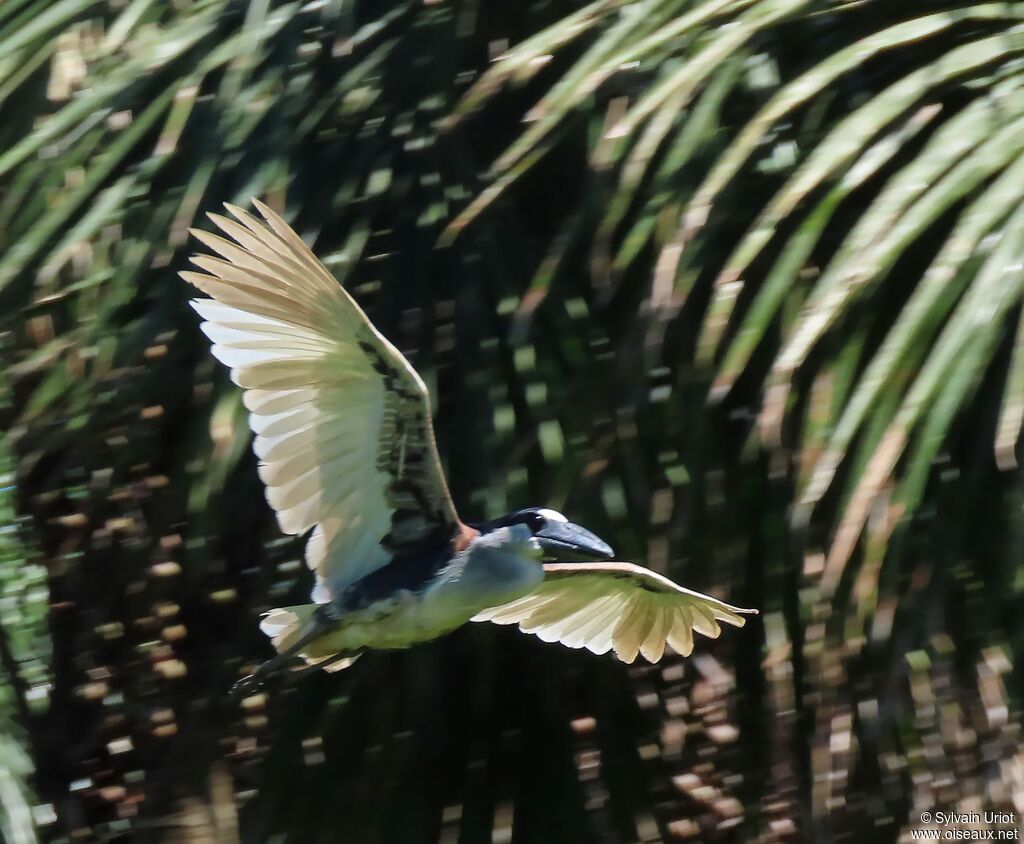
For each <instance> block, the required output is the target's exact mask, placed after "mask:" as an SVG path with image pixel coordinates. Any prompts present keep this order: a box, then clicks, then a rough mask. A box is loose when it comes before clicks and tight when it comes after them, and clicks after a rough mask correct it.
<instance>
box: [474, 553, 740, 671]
mask: <svg viewBox="0 0 1024 844" xmlns="http://www.w3.org/2000/svg"><path fill="white" fill-rule="evenodd" d="M756 612H757V610H747V609H742V608H740V607H733V606H730V605H729V604H726V603H723V602H722V601H719V600H717V599H715V598H712V597H710V596H708V595H702V594H700V593H699V592H693V591H691V590H689V589H684V588H683V587H682V586H678V585H676V584H675V583H673V582H672V581H671V580H669V579H668V578H667V577H663V576H662V575H660V574H658V573H657V572H653V571H651V570H650V569H645V568H644V567H643V566H638V565H635V564H633V563H547V564H545V566H544V580H543V582H542V583H541V584H540V586H538V587H537V588H536V589H535V590H534V591H533V592H531V593H530V594H529V595H526V596H525V597H523V598H519V599H518V600H516V601H512V602H511V603H508V604H505V605H503V606H500V607H493V608H491V609H489V610H484V611H483V612H482V613H480V614H479V615H476V616H474V618H473V621H492V622H494V623H495V624H518V625H519V629H520V630H522V631H523V632H524V633H533V634H534V635H536V636H539V637H540V638H541V639H543V640H544V641H545V642H561V643H562V644H563V645H566V646H568V647H570V648H586V649H587V650H589V651H592V652H593V653H596V654H603V653H607V652H608V651H609V650H614V651H615V655H616V656H618V658H619V659H621V660H622V661H623V662H633V660H635V659H636V656H637V654H638V653H640V654H643V656H644V658H645V659H647V660H648V661H649V662H657V661H658V660H660V659H661V657H662V654H663V653H664V651H665V645H666V644H668V645H670V646H671V647H672V649H673V650H674V651H676V652H677V653H680V654H682V655H683V656H689V655H690V653H691V652H692V651H693V631H694V630H696V631H697V632H698V633H703V634H704V635H705V636H710V637H711V638H713V639H714V638H717V637H718V635H719V633H720V632H721V628H720V627H719V626H718V622H719V621H724V622H726V623H727V624H732V625H735V626H736V627H742V626H743V625H744V623H745V621H746V620H745V619H744V618H743V615H744V614H747V613H756Z"/></svg>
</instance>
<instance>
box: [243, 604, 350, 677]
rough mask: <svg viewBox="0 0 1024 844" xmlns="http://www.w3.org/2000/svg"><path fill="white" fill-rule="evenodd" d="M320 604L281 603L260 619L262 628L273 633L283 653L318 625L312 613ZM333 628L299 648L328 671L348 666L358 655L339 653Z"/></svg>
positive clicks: (271, 638) (309, 658)
mask: <svg viewBox="0 0 1024 844" xmlns="http://www.w3.org/2000/svg"><path fill="white" fill-rule="evenodd" d="M317 606H318V605H317V604H300V605H298V606H294V607H279V608H277V609H273V610H270V611H269V612H267V613H266V615H264V616H263V620H262V621H261V622H260V630H262V631H263V632H264V633H266V634H267V635H268V636H269V637H270V641H271V643H272V644H273V646H274V648H275V649H276V650H277V652H278V653H284V652H285V651H287V650H288V649H289V648H292V647H294V646H295V645H296V644H297V643H298V642H299V641H300V640H301V639H302V637H303V636H305V635H306V634H307V632H308V631H310V630H312V629H313V628H314V625H315V623H316V622H315V621H314V619H313V613H314V612H315V611H316V608H317ZM332 638H333V636H332V635H331V631H326V632H325V633H324V635H323V636H321V637H320V638H318V639H314V640H313V641H311V642H309V643H308V644H306V645H305V646H304V647H303V648H302V650H300V651H299V653H298V656H300V657H302V659H304V660H305V661H306V662H308V663H309V664H310V665H319V666H321V667H323V669H324V670H325V671H341V670H342V669H344V668H348V667H349V666H350V665H351V664H352V663H353V662H355V661H356V660H357V659H358V658H359V654H353V655H351V656H342V657H341V658H340V659H339V658H338V657H339V648H338V647H337V646H335V645H334V644H333V643H332V642H331V639H332Z"/></svg>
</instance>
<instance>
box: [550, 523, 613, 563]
mask: <svg viewBox="0 0 1024 844" xmlns="http://www.w3.org/2000/svg"><path fill="white" fill-rule="evenodd" d="M534 537H535V538H536V540H537V542H538V543H540V547H541V550H542V551H543V552H544V558H545V559H547V560H565V561H572V560H576V561H582V560H610V559H611V558H612V557H614V556H615V552H614V551H612V549H611V546H610V545H609V544H608V543H607V542H605V541H604V540H603V539H600V538H599V537H597V536H594V534H592V533H591V532H590V531H589V530H587V529H586V528H581V527H580V526H579V525H574V524H573V523H572V522H555V521H548V523H547V525H546V526H545V527H544V529H543V530H540V531H538V532H537V533H535V534H534Z"/></svg>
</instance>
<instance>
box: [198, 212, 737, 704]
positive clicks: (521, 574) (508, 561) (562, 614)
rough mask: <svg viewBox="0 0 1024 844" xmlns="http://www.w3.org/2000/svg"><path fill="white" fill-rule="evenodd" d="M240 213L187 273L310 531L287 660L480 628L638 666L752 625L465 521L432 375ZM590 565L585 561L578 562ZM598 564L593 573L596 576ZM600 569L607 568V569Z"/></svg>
mask: <svg viewBox="0 0 1024 844" xmlns="http://www.w3.org/2000/svg"><path fill="white" fill-rule="evenodd" d="M255 205H256V208H257V210H258V211H259V212H260V214H261V215H262V216H263V218H264V219H263V221H260V220H257V219H256V218H254V217H253V216H252V215H250V214H248V213H246V212H245V211H243V210H242V209H240V208H236V207H233V206H231V205H228V206H226V207H227V209H228V211H229V212H230V213H231V215H232V216H233V217H234V219H230V218H228V217H223V216H220V215H215V214H212V215H210V218H211V220H213V222H214V223H215V224H216V225H217V226H218V228H220V230H221V231H222V232H223V233H224V234H225V235H227V238H230V240H229V239H227V238H224V237H221V236H219V235H216V234H212V233H209V232H205V231H200V230H194V231H193V234H194V235H195V236H196V238H198V239H199V240H200V241H201V242H202V243H203V244H204V245H205V246H206V247H207V248H208V249H210V250H211V252H212V253H213V254H210V255H200V256H196V257H194V258H193V259H192V260H193V263H194V264H195V266H196V267H197V268H198V269H199V270H201V272H183V273H182V274H181V275H182V277H183V278H184V279H185V280H186V281H188V282H190V283H191V284H193V285H195V286H196V287H197V288H198V289H199V290H201V291H202V292H203V293H205V294H207V295H208V296H209V297H210V298H208V299H194V300H193V301H192V303H191V304H192V307H193V308H195V310H196V311H197V312H198V313H199V315H200V316H201V317H202V319H203V323H202V330H203V331H204V333H205V334H206V335H207V337H209V339H210V341H211V343H212V347H211V351H212V352H213V354H214V356H215V357H216V358H217V359H218V360H220V361H221V362H222V363H224V364H225V365H226V366H228V367H230V369H231V377H232V380H233V381H234V382H235V383H236V384H237V385H238V386H239V387H241V388H243V390H244V401H245V406H246V408H247V409H248V410H249V424H250V427H251V428H252V430H253V432H254V433H255V435H256V436H255V440H254V443H253V450H254V451H255V453H256V455H257V457H258V458H259V473H260V478H261V479H262V481H263V483H264V484H265V485H266V490H267V500H268V501H269V502H270V505H271V507H273V508H274V511H275V512H276V514H277V520H278V524H279V526H280V528H281V530H282V531H284V532H285V533H289V534H296V535H299V534H305V533H307V532H309V538H308V540H307V543H306V561H307V563H308V565H309V567H310V568H311V569H312V570H313V572H314V574H315V576H316V585H315V586H314V589H313V594H312V601H313V603H311V604H305V605H301V606H296V607H286V608H282V609H276V610H271V611H270V612H269V613H268V614H267V615H266V616H265V617H264V620H263V623H262V625H261V627H262V629H263V630H264V632H266V633H267V634H268V635H269V636H270V637H271V638H272V641H273V644H274V646H275V647H276V649H277V650H278V652H279V655H278V657H277V658H275V659H274V660H270V661H269V662H268V663H265V664H264V665H263V666H261V668H260V669H259V670H258V671H257V674H256V675H255V676H254V677H253V678H250V680H249V682H248V683H247V684H246V688H249V687H252V686H254V685H255V684H257V683H258V682H260V681H261V680H262V679H263V678H264V677H265V676H266V675H268V674H269V673H271V672H272V671H273V670H276V669H277V668H279V667H280V666H282V665H283V664H284V663H285V662H286V661H287V660H288V659H290V658H291V657H292V656H295V655H298V656H301V657H303V658H304V659H305V660H306V661H307V662H310V663H314V664H320V665H322V666H323V667H325V668H328V669H329V670H330V669H338V668H343V667H345V666H347V665H349V664H351V662H352V660H353V659H355V658H356V657H357V656H358V655H359V654H360V653H362V652H363V651H365V650H368V649H386V648H404V647H409V646H411V645H414V644H417V643H419V642H423V641H427V640H429V639H433V638H436V637H437V636H440V635H442V634H444V633H447V632H449V631H450V630H453V629H455V628H456V627H459V626H461V625H462V624H465V623H466V622H467V621H471V620H472V621H492V622H494V623H497V624H518V625H519V628H520V629H521V630H523V631H524V632H526V633H533V634H536V635H537V636H539V637H540V638H541V639H543V640H545V641H549V642H554V641H558V642H561V643H562V644H564V645H567V646H569V647H572V648H587V649H589V650H591V651H593V652H594V653H606V652H607V651H609V650H612V651H614V652H615V654H616V655H617V656H618V657H619V658H620V659H622V660H623V661H625V662H632V661H633V660H634V659H635V658H636V656H637V654H641V655H642V656H643V657H644V658H645V659H647V660H649V661H651V662H657V661H658V660H659V659H660V658H661V656H662V654H663V652H664V649H665V646H666V644H668V645H669V646H670V647H672V648H673V649H674V650H676V651H677V652H679V653H681V654H683V655H687V654H689V653H690V652H691V650H692V649H693V631H695V630H696V631H697V632H700V633H703V634H705V635H707V636H712V637H715V636H717V635H718V634H719V626H718V622H719V621H724V622H726V623H728V624H732V625H735V626H737V627H741V626H742V625H743V623H744V619H743V617H742V615H743V614H745V613H752V612H755V610H748V609H741V608H739V607H733V606H730V605H729V604H725V603H723V602H721V601H718V600H716V599H714V598H711V597H709V596H707V595H701V594H700V593H698V592H692V591H690V590H688V589H684V588H683V587H681V586H678V585H676V584H675V583H673V582H672V581H671V580H668V579H667V578H665V577H662V576H661V575H659V574H656V573H655V572H652V571H649V570H648V569H645V568H643V567H641V566H637V565H634V564H632V563H617V562H606V561H607V560H609V559H610V558H611V556H612V551H611V548H609V547H608V546H607V545H606V544H605V543H604V542H603V541H601V540H600V539H598V538H597V537H596V536H594V535H593V534H592V533H590V532H589V531H586V530H584V529H583V528H581V527H579V526H578V525H574V524H572V523H571V522H569V521H568V520H567V519H566V518H565V517H564V516H562V515H561V514H560V513H557V512H555V511H553V510H549V509H545V508H529V509H526V510H520V511H516V512H514V513H509V514H508V515H506V516H504V517H503V518H501V519H497V520H495V521H493V522H489V523H487V524H482V525H475V526H472V527H471V526H469V525H466V524H464V523H463V522H462V521H460V519H459V517H458V514H457V513H456V511H455V507H454V505H453V503H452V500H451V496H450V494H449V492H448V488H447V485H446V483H445V479H444V473H443V470H442V468H441V461H440V458H439V456H438V453H437V446H436V444H435V442H434V434H433V429H432V426H431V413H430V401H429V397H428V394H427V391H426V389H425V387H424V385H423V381H422V380H421V379H420V377H419V375H418V374H417V373H416V371H415V370H414V369H413V368H412V367H411V366H410V365H409V363H408V361H407V360H406V359H405V358H404V357H403V356H402V354H401V353H400V352H399V351H398V350H397V349H396V348H395V347H394V346H392V345H391V344H390V343H389V342H388V341H387V340H386V339H385V338H384V337H383V336H382V335H381V334H380V332H378V331H377V330H376V329H375V328H374V327H373V325H372V324H371V323H370V321H369V320H368V319H367V317H366V314H364V313H363V311H362V310H361V309H360V308H359V306H358V305H357V304H356V303H355V301H354V300H353V299H352V298H351V297H350V296H349V295H348V293H347V292H346V291H345V290H344V289H343V288H342V287H341V285H340V284H338V282H337V281H336V280H335V279H334V277H333V276H332V275H331V274H330V273H329V272H328V270H327V269H326V268H325V267H324V266H323V264H321V263H320V261H318V260H317V258H316V257H315V256H314V255H313V253H312V252H311V251H310V250H309V248H308V247H307V246H306V245H305V243H303V241H302V239H301V238H300V237H299V236H298V235H297V234H296V233H295V232H294V231H293V230H292V229H291V228H290V227H289V226H288V224H287V223H286V222H285V221H284V220H283V219H282V218H281V217H280V216H278V215H277V214H276V213H275V212H274V211H272V210H271V209H270V208H268V207H267V206H265V205H264V204H262V203H260V202H259V201H255ZM569 560H572V561H580V562H567V561H569ZM588 560H589V561H591V562H582V561H588ZM597 561H600V562H597Z"/></svg>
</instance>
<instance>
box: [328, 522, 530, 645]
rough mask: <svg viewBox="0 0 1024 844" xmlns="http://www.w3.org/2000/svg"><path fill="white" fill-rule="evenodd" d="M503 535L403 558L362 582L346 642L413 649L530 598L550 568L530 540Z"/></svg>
mask: <svg viewBox="0 0 1024 844" xmlns="http://www.w3.org/2000/svg"><path fill="white" fill-rule="evenodd" d="M499 540H500V537H495V538H494V539H491V538H487V541H481V540H478V541H477V542H475V543H473V544H472V545H471V546H470V547H469V548H468V549H466V550H465V551H464V552H462V553H460V554H457V555H455V556H454V557H452V556H450V555H449V554H447V553H446V552H444V551H443V550H441V549H439V550H438V551H436V552H430V553H429V554H427V555H420V556H418V557H417V558H410V559H408V560H402V561H396V562H393V563H392V564H391V565H390V566H388V568H387V569H386V570H382V571H381V573H379V574H377V573H375V575H371V576H370V577H368V578H366V579H364V581H362V582H360V583H357V584H355V586H354V587H353V589H352V591H351V594H350V595H349V596H348V598H347V601H348V603H349V608H348V609H347V611H343V614H342V619H341V623H340V629H339V630H338V633H337V634H336V636H337V640H338V642H339V644H340V645H342V647H343V648H345V649H357V648H360V647H371V648H406V647H409V646H411V645H414V644H417V643H419V642H425V641H428V640H430V639H435V638H437V637H438V636H442V635H444V634H445V633H449V632H451V631H452V630H454V629H456V628H457V627H461V626H462V625H463V624H465V623H466V622H468V621H469V620H470V619H471V618H472V617H473V616H474V615H476V614H477V613H479V612H481V611H482V610H484V609H487V608H489V607H494V606H498V605H500V604H503V603H506V602H508V601H513V600H515V599H516V598H519V597H522V596H523V595H525V594H526V593H527V592H529V591H531V590H532V589H533V588H534V587H535V586H536V585H537V584H538V583H539V582H540V581H541V579H543V576H544V575H543V569H542V567H541V566H540V565H539V564H538V562H537V560H536V556H535V554H534V553H533V551H532V550H531V549H530V547H529V546H528V545H525V544H523V543H522V542H518V541H516V542H507V543H503V542H501V541H499ZM332 638H333V637H332Z"/></svg>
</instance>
